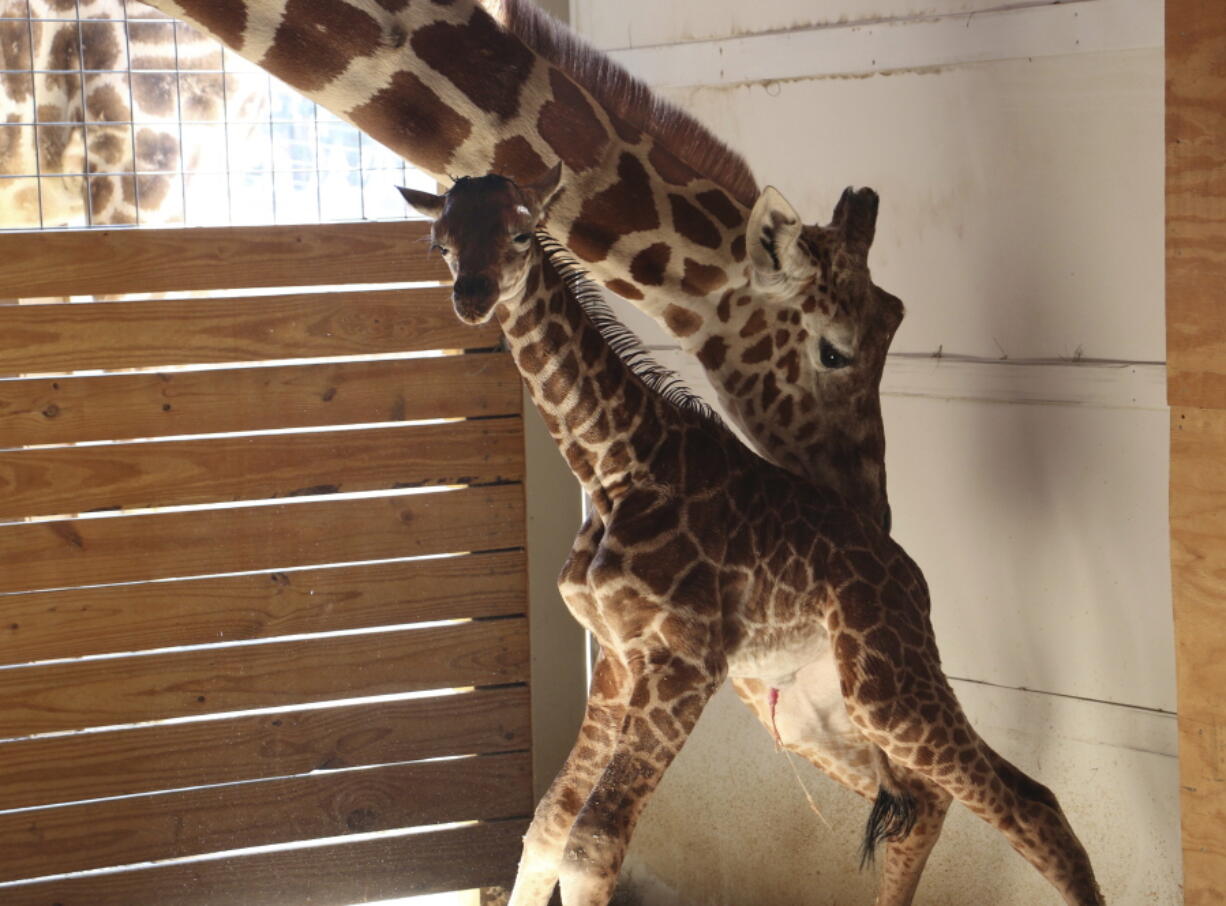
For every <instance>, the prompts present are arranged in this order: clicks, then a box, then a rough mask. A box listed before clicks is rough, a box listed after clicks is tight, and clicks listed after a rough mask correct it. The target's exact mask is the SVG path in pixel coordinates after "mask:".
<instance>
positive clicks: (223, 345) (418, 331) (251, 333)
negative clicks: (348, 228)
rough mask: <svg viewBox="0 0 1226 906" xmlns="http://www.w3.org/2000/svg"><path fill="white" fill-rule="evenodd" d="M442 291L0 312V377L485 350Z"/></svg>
mask: <svg viewBox="0 0 1226 906" xmlns="http://www.w3.org/2000/svg"><path fill="white" fill-rule="evenodd" d="M497 341H498V328H497V325H494V324H490V325H487V326H485V327H480V328H473V327H470V326H468V325H466V324H462V323H461V322H460V321H459V320H458V319H457V318H456V316H455V314H454V313H453V311H452V308H451V289H450V287H446V286H439V287H430V288H426V287H423V288H420V289H402V290H343V291H334V292H323V293H306V294H303V293H295V294H290V295H275V296H254V297H248V298H185V299H163V300H157V301H148V302H105V303H74V304H71V305H0V369H3V372H2V375H3V376H5V377H7V376H10V375H19V374H30V373H46V374H50V373H61V372H68V371H83V370H87V369H91V368H102V369H112V368H158V367H164V366H167V365H185V364H196V363H216V362H253V361H260V360H263V359H306V358H312V357H315V356H336V355H372V354H377V353H387V352H410V351H416V350H425V349H475V348H478V347H488V346H494V345H496V344H497Z"/></svg>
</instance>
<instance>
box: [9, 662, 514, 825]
mask: <svg viewBox="0 0 1226 906" xmlns="http://www.w3.org/2000/svg"><path fill="white" fill-rule="evenodd" d="M530 737H531V731H530V726H529V701H528V690H527V688H526V687H524V686H514V687H510V688H505V689H481V690H477V691H475V692H469V693H464V694H460V695H445V696H440V697H437V698H423V699H411V700H407V701H392V702H378V703H372V704H361V705H352V706H346V707H336V708H332V707H328V708H309V709H304V710H297V711H286V712H277V713H273V714H263V715H253V716H248V717H235V718H229V719H222V720H205V721H194V722H190V723H180V724H169V725H156V726H144V727H136V728H133V729H129V730H117V731H113V732H102V733H85V734H79V735H73V736H60V737H55V738H49V739H30V740H22V741H18V742H9V743H3V744H0V809H13V808H26V807H29V806H33V805H45V804H51V803H57V802H75V801H80V800H82V799H89V798H96V797H103V796H127V795H133V794H139V793H147V792H151V791H153V790H163V789H168V788H183V787H191V786H202V785H206V784H220V783H231V782H234V781H239V780H255V779H259V778H269V777H283V776H288V775H293V774H303V773H306V772H308V771H313V770H316V769H322V768H346V767H359V766H362V765H372V764H386V763H388V762H393V761H409V760H413V759H419V758H436V757H440V756H444V755H462V754H483V753H491V752H499V751H508V750H513V749H524V748H526V747H527V746H528V744H529V742H530Z"/></svg>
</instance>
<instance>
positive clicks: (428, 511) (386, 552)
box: [0, 485, 524, 592]
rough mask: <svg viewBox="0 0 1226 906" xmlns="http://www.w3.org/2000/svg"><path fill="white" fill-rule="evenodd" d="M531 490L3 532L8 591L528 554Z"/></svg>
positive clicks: (0, 577)
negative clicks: (431, 557)
mask: <svg viewBox="0 0 1226 906" xmlns="http://www.w3.org/2000/svg"><path fill="white" fill-rule="evenodd" d="M523 513H524V510H523V488H522V486H520V485H498V486H495V487H490V488H470V489H466V490H460V491H444V492H439V493H433V494H420V495H419V494H411V495H404V496H394V497H378V498H371V499H359V500H335V501H331V500H329V501H322V502H304V503H297V504H277V505H271V506H254V507H236V508H233V509H218V510H198V511H194V512H192V511H188V512H182V513H155V514H148V515H139V516H116V517H104V518H95V519H77V520H63V521H57V522H34V523H24V524H16V525H7V526H0V592H9V591H32V590H35V589H40V588H43V589H50V588H73V587H77V586H81V585H102V584H107V583H112V582H139V581H144V580H147V579H160V578H172V577H179V576H182V577H187V576H204V575H211V574H216V573H223V572H246V571H254V570H261V569H284V568H287V567H291V566H317V565H320V564H324V563H345V562H356V561H361V560H381V559H393V558H397V557H413V556H422V555H426V554H444V553H455V552H459V551H467V550H472V551H480V550H496V549H500V548H507V547H520V546H522V545H523V542H524V515H523Z"/></svg>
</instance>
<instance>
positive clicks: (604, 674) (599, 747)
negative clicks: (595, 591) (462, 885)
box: [509, 512, 628, 906]
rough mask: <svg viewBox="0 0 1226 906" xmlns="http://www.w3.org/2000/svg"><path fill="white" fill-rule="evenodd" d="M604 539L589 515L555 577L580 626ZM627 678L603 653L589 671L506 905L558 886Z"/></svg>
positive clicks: (544, 898) (542, 897)
mask: <svg viewBox="0 0 1226 906" xmlns="http://www.w3.org/2000/svg"><path fill="white" fill-rule="evenodd" d="M603 535H604V524H603V522H602V521H601V519H600V516H599V515H598V514H596V513H595V512H593V513H592V514H591V515H589V516H588V518H587V520H586V521H585V522H584V523H583V527H582V528H581V529H580V530H579V534H578V536H577V537H576V538H575V542H574V544H573V545H572V546H571V551H570V555H569V556H568V557H567V560H566V563H565V564H564V565H563V566H562V571H561V573H560V574H559V575H558V591H559V592H561V594H562V598H563V600H564V601H566V605H567V607H568V608H569V609H570V611H571V612H572V613H573V614H575V616H576V617H578V618H580V621H581V622H582V620H583V616H584V615H585V614H587V613H589V612H590V611H591V609H592V607H593V603H594V602H593V598H592V594H591V591H590V588H589V586H588V582H587V572H588V569H589V567H590V566H591V562H592V558H593V557H594V556H595V553H596V551H597V549H598V548H599V545H600V539H601V538H602V536H603ZM627 678H628V673H627V671H626V669H625V668H624V667H623V666H622V665H621V664H620V663H618V662H617V661H616V660H614V659H611V658H609V657H608V656H607V655H606V654H605V652H603V651H602V652H601V653H600V655H599V657H598V658H597V660H596V664H595V666H594V667H593V671H592V686H591V689H590V690H589V691H588V699H587V707H586V709H585V710H584V714H583V723H582V725H581V726H580V728H579V737H578V739H577V741H576V742H575V745H574V747H573V748H572V749H571V752H570V755H569V756H567V759H566V761H565V762H564V763H563V765H562V768H561V769H560V770H559V771H558V774H557V776H556V777H555V778H554V780H553V783H551V784H550V786H549V789H548V790H547V791H546V792H545V795H544V796H543V797H542V798H541V801H540V802H539V803H538V804H537V807H536V813H535V815H534V817H533V819H532V824H531V825H530V826H529V828H528V832H527V834H525V835H524V848H523V854H522V855H521V857H520V862H519V871H518V872H517V874H516V877H515V886H514V889H513V890H512V893H511V901H510V904H509V906H545V904H546V903H547V902H548V901H549V897H550V895H551V894H552V893H553V889H554V887H555V886H556V885H557V882H558V868H559V866H560V865H561V862H562V853H563V850H564V849H565V847H566V840H567V837H568V836H569V835H570V829H571V825H572V824H574V821H575V816H576V815H577V814H578V813H579V808H580V807H581V806H582V805H583V803H584V801H585V800H586V799H587V796H588V793H589V792H591V789H592V786H593V785H594V784H595V782H596V778H597V777H599V776H600V772H601V771H602V770H603V769H604V766H605V764H606V763H607V762H608V760H609V757H610V755H611V753H612V750H613V743H614V742H615V740H616V735H617V732H618V728H619V727H620V725H621V716H622V713H623V712H624V710H625V703H626V698H627V695H628V693H627V688H628V687H627V684H626V680H627Z"/></svg>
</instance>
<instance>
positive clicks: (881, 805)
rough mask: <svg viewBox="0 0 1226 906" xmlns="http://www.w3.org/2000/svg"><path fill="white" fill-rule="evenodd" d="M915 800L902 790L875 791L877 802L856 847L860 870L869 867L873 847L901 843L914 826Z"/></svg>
mask: <svg viewBox="0 0 1226 906" xmlns="http://www.w3.org/2000/svg"><path fill="white" fill-rule="evenodd" d="M915 813H916V807H915V799H914V797H912V796H911V795H910V794H909V793H906V792H903V791H902V790H889V789H887V788H886V786H885V785H884V784H883V785H882V786H880V787H878V788H877V799H876V800H875V801H874V802H873V811H872V813H871V814H869V816H868V825H867V826H866V827H865V828H864V840H863V841H862V842H861V844H860V868H861V870H863V869H864V868H866V867H867V866H869V865H872V864H873V857H874V856H875V855H876V853H877V844H879V843H881V842H882V841H884V840H901V839H902V838H903V837H905V836H907V834H909V833H911V828H913V827H914V826H915Z"/></svg>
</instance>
